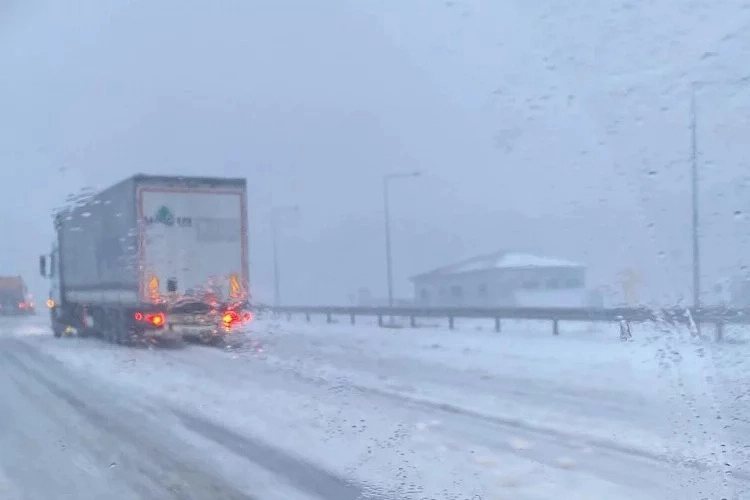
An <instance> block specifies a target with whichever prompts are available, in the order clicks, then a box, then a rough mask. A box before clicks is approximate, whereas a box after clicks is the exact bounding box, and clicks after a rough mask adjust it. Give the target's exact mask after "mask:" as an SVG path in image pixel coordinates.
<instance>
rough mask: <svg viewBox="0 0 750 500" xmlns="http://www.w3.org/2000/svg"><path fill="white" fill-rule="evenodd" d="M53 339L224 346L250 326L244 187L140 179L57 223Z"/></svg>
mask: <svg viewBox="0 0 750 500" xmlns="http://www.w3.org/2000/svg"><path fill="white" fill-rule="evenodd" d="M54 228H55V233H56V238H55V240H54V242H53V244H52V249H51V251H50V252H49V253H47V254H43V255H41V256H40V257H39V272H40V274H41V275H42V276H44V277H46V278H48V279H49V282H50V292H49V299H48V300H47V306H48V308H49V311H50V317H51V321H52V331H53V333H54V335H55V336H56V337H61V336H67V335H79V336H88V335H98V336H102V337H104V338H105V339H106V340H108V341H110V342H114V343H127V344H132V343H138V342H142V341H158V340H159V339H182V338H193V339H199V340H201V341H204V342H210V343H216V342H218V343H221V341H222V340H224V339H225V338H226V336H227V335H228V334H231V333H232V332H233V331H236V330H237V329H238V328H239V327H241V326H242V325H243V324H245V323H247V322H248V321H250V320H251V318H252V317H251V315H250V303H251V296H250V289H249V269H248V268H249V264H248V234H247V231H248V222H247V181H246V180H245V179H235V178H213V177H211V178H208V177H178V176H160V175H145V174H138V175H134V176H132V177H129V178H127V179H125V180H123V181H121V182H119V183H117V184H115V185H113V186H111V187H109V188H108V189H105V190H103V191H101V192H99V193H97V194H94V195H92V196H90V197H88V199H86V200H84V201H82V202H79V203H78V204H77V205H76V206H70V207H66V208H65V209H63V210H61V211H59V212H58V213H56V214H55V216H54Z"/></svg>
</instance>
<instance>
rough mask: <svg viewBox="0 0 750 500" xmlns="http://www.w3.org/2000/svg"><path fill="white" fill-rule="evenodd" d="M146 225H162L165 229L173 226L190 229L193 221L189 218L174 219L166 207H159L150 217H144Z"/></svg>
mask: <svg viewBox="0 0 750 500" xmlns="http://www.w3.org/2000/svg"><path fill="white" fill-rule="evenodd" d="M145 220H146V224H148V225H149V226H151V225H153V224H164V225H165V226H167V227H172V226H174V225H177V226H180V227H191V226H192V225H193V219H192V218H191V217H176V216H175V215H174V214H173V213H172V211H171V210H170V209H169V207H167V206H166V205H162V206H161V207H159V210H157V211H156V213H155V214H154V215H152V216H146V217H145Z"/></svg>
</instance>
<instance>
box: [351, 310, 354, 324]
mask: <svg viewBox="0 0 750 500" xmlns="http://www.w3.org/2000/svg"><path fill="white" fill-rule="evenodd" d="M350 319H351V322H352V325H353V324H354V313H352V314H351V317H350Z"/></svg>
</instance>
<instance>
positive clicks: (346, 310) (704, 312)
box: [256, 306, 750, 339]
mask: <svg viewBox="0 0 750 500" xmlns="http://www.w3.org/2000/svg"><path fill="white" fill-rule="evenodd" d="M256 309H257V310H258V312H266V311H267V312H271V313H273V314H279V315H286V316H288V317H290V319H291V316H293V315H300V314H302V315H304V316H305V318H306V320H307V321H310V320H311V316H313V315H324V316H326V320H327V322H328V323H332V322H333V317H334V316H348V317H349V318H350V322H351V324H355V323H356V318H357V316H369V317H377V318H378V325H379V326H381V327H383V326H386V324H385V318H391V317H393V318H395V317H400V318H409V321H410V325H411V326H412V327H417V319H418V318H433V319H434V318H446V319H448V326H449V328H450V329H453V328H454V327H455V319H457V318H463V319H467V318H470V319H490V320H494V321H495V330H496V331H498V332H499V331H500V330H501V323H502V320H509V319H511V320H539V321H551V322H552V333H553V334H554V335H559V333H560V330H559V323H560V322H561V321H578V322H617V321H620V320H625V321H628V322H634V323H640V322H658V323H666V324H670V325H685V326H689V325H691V323H692V322H693V321H694V322H695V324H698V325H701V324H712V325H714V326H715V330H716V337H717V339H721V337H722V336H723V328H724V325H726V324H750V309H730V308H723V307H706V308H701V309H698V310H690V311H688V310H687V309H684V308H677V307H673V308H662V309H651V308H646V307H636V308H633V307H618V308H607V309H602V308H596V309H594V308H567V307H502V308H482V307H441V308H432V307H358V306H354V307H349V306H280V307H268V306H256Z"/></svg>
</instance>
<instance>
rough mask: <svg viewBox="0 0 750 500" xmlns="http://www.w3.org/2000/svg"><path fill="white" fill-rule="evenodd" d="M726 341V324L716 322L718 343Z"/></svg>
mask: <svg viewBox="0 0 750 500" xmlns="http://www.w3.org/2000/svg"><path fill="white" fill-rule="evenodd" d="M723 339H724V322H722V321H717V322H716V342H721V341H722V340H723Z"/></svg>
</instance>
